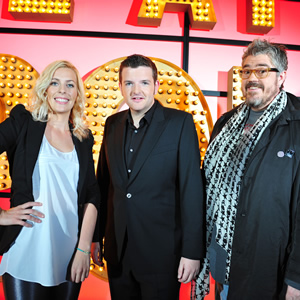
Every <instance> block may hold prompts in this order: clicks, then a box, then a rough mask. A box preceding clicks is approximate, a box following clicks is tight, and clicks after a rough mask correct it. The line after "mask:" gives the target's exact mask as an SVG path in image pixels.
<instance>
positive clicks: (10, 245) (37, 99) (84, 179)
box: [0, 61, 99, 300]
mask: <svg viewBox="0 0 300 300" xmlns="http://www.w3.org/2000/svg"><path fill="white" fill-rule="evenodd" d="M32 102H33V105H32V107H31V108H32V109H31V112H29V111H28V110H26V109H25V107H24V106H23V105H20V104H19V105H17V106H16V107H14V108H13V109H12V110H11V113H10V117H9V118H7V119H6V120H5V121H4V122H2V123H1V124H0V153H2V152H3V151H6V152H7V156H8V160H9V166H10V176H11V179H12V186H11V199H10V203H11V208H10V209H9V210H4V209H1V210H0V211H1V212H0V225H1V226H0V238H1V239H0V253H1V254H3V253H4V255H3V258H2V262H1V265H0V274H1V275H2V274H3V277H2V278H3V287H4V294H5V299H8V300H16V299H17V300H23V299H24V300H25V299H26V300H28V299H30V300H35V299H36V300H41V299H43V300H45V299H49V300H50V299H51V300H53V299H64V300H69V299H70V300H71V299H77V298H78V295H79V291H80V287H81V282H82V281H83V280H84V279H85V278H86V277H87V276H88V274H89V266H90V255H89V254H90V248H91V242H92V238H93V233H94V229H95V223H96V218H97V209H98V206H99V204H98V203H99V188H98V184H97V181H96V178H95V171H94V162H93V157H92V146H93V137H92V135H91V133H90V132H89V130H88V128H87V125H86V124H85V122H84V121H85V118H84V114H83V110H84V102H85V96H84V87H83V83H82V80H81V78H80V75H79V73H78V71H77V69H76V68H75V67H74V66H73V65H72V64H71V63H70V62H68V61H55V62H53V63H52V64H50V65H49V66H47V67H46V69H45V70H44V71H43V73H42V74H41V76H40V77H39V79H38V80H37V81H36V84H35V87H34V91H33V95H32Z"/></svg>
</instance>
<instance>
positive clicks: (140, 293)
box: [107, 247, 180, 300]
mask: <svg viewBox="0 0 300 300" xmlns="http://www.w3.org/2000/svg"><path fill="white" fill-rule="evenodd" d="M126 248H127V247H126ZM124 252H125V253H124V256H123V259H122V262H121V263H120V264H118V265H117V266H115V265H111V264H109V263H107V272H108V278H109V288H110V294H111V299H112V300H178V299H179V290H180V282H178V280H177V274H174V272H172V273H168V272H166V273H163V274H137V273H135V272H134V271H133V270H132V268H131V264H130V259H129V257H128V253H127V251H126V249H125V251H124Z"/></svg>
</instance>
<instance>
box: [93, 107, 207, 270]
mask: <svg viewBox="0 0 300 300" xmlns="http://www.w3.org/2000/svg"><path fill="white" fill-rule="evenodd" d="M127 115H128V110H127V111H122V112H119V113H117V114H115V115H112V116H110V117H109V118H108V119H107V122H106V125H105V133H104V139H103V143H102V147H101V151H100V157H99V164H98V170H97V175H98V176H97V177H98V181H99V185H100V192H101V204H100V218H99V220H100V240H102V238H103V237H104V238H105V242H104V243H105V245H104V251H105V259H106V260H107V261H108V262H109V263H111V264H117V263H118V262H119V261H120V258H121V253H122V247H123V243H124V238H125V234H126V231H127V236H128V244H127V247H128V252H129V256H130V257H131V261H132V263H133V267H134V269H135V271H136V272H139V273H165V272H173V271H174V272H177V269H178V265H179V260H180V257H186V258H190V259H200V258H201V257H203V255H204V248H205V225H204V224H205V219H204V213H205V201H204V186H203V182H202V176H201V170H200V154H199V145H198V139H197V133H196V130H195V125H194V122H193V118H192V115H191V114H188V113H186V112H183V111H179V110H175V109H170V108H165V107H163V106H162V105H161V104H160V103H158V105H157V108H156V109H155V111H154V114H153V118H152V120H151V123H150V124H149V127H148V129H147V132H146V134H145V137H144V139H143V142H142V145H141V147H140V148H139V151H138V153H137V157H136V160H135V165H134V167H133V170H132V172H131V174H130V177H128V173H127V169H126V165H125V159H124V145H125V133H126V122H127ZM176 274H177V273H176Z"/></svg>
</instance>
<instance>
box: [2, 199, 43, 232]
mask: <svg viewBox="0 0 300 300" xmlns="http://www.w3.org/2000/svg"><path fill="white" fill-rule="evenodd" d="M42 205H43V204H42V203H41V202H27V203H24V204H22V205H18V206H16V207H13V208H10V209H8V210H4V209H0V225H4V226H8V225H21V226H25V227H32V226H33V225H32V224H30V222H27V221H31V222H35V223H41V222H42V220H41V219H40V218H44V217H45V215H44V214H43V213H41V212H39V211H37V210H35V209H32V207H33V206H42Z"/></svg>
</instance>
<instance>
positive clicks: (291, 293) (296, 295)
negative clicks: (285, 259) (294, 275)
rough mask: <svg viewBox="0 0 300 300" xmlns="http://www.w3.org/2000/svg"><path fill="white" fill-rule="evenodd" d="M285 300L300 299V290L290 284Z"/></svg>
mask: <svg viewBox="0 0 300 300" xmlns="http://www.w3.org/2000/svg"><path fill="white" fill-rule="evenodd" d="M285 300H300V290H297V289H295V288H293V287H291V286H290V285H288V288H287V291H286V295H285Z"/></svg>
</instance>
